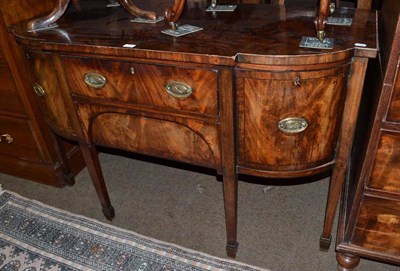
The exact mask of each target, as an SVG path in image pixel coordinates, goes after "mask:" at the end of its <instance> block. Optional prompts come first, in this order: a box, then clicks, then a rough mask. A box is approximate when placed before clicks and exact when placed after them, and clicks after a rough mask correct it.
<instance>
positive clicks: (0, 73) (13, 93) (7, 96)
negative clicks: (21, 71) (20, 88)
mask: <svg viewBox="0 0 400 271" xmlns="http://www.w3.org/2000/svg"><path fill="white" fill-rule="evenodd" d="M0 111H2V112H7V113H18V114H25V110H24V107H23V106H22V103H21V100H20V98H19V95H18V93H17V88H16V86H15V83H14V80H13V77H12V75H11V71H10V69H9V68H8V66H7V65H2V64H0Z"/></svg>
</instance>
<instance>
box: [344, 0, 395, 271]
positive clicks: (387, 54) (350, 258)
mask: <svg viewBox="0 0 400 271" xmlns="http://www.w3.org/2000/svg"><path fill="white" fill-rule="evenodd" d="M379 15H380V16H379V26H380V28H379V30H380V31H379V33H380V35H379V40H380V48H381V50H380V58H381V60H382V61H381V62H380V63H379V64H380V65H378V64H377V66H375V67H376V68H375V69H374V71H377V70H382V74H379V73H376V72H375V73H374V76H371V77H372V78H376V81H375V84H371V86H372V87H373V89H374V90H375V93H374V94H375V95H372V96H373V97H374V99H373V100H372V102H371V105H370V107H369V108H370V109H371V110H370V111H369V113H370V119H371V121H370V123H371V125H369V126H368V129H366V134H367V135H368V136H367V140H366V144H365V146H366V147H365V148H364V149H363V155H362V156H361V158H360V159H359V160H355V161H356V163H354V166H353V167H352V168H353V169H354V170H353V174H351V175H350V176H351V178H349V180H348V182H347V185H346V190H345V192H346V193H345V194H344V196H343V197H342V202H341V214H340V219H339V221H340V223H339V231H338V243H337V251H338V253H337V260H338V270H352V269H353V268H354V267H356V266H357V265H358V263H359V262H360V258H361V257H362V258H369V259H375V260H379V261H384V262H389V263H393V264H397V265H399V264H400V240H399V234H400V159H399V158H400V103H399V101H400V99H399V97H400V73H399V64H400V57H399V56H400V6H399V5H398V2H397V1H394V0H388V1H384V3H383V5H382V9H381V11H380V14H379ZM381 75H383V76H381ZM371 82H374V81H373V80H371Z"/></svg>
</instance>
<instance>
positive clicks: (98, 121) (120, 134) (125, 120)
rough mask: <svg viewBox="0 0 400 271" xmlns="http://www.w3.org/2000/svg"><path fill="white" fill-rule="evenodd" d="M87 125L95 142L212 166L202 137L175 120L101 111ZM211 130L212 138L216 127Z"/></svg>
mask: <svg viewBox="0 0 400 271" xmlns="http://www.w3.org/2000/svg"><path fill="white" fill-rule="evenodd" d="M91 128H92V129H91V134H92V135H91V136H92V140H93V143H94V144H96V145H101V146H110V147H113V148H119V149H122V150H129V151H133V152H137V153H142V154H148V155H154V156H157V157H161V158H166V159H172V160H175V161H181V162H186V163H190V164H195V165H200V166H206V167H211V168H215V158H214V156H213V154H212V152H211V150H210V147H209V146H208V145H207V143H206V142H205V141H204V139H203V138H202V136H201V135H199V134H198V133H196V132H195V131H193V130H191V129H190V128H188V127H187V126H184V125H181V124H179V123H176V122H170V121H165V120H160V119H152V118H147V117H141V116H132V115H124V114H116V113H105V114H101V115H98V116H96V118H94V119H93V121H92V123H91ZM203 130H204V129H203ZM207 130H209V131H210V130H211V129H210V128H208V129H207ZM212 130H213V133H214V136H215V137H216V136H217V130H216V129H215V128H214V129H212ZM212 130H211V131H212Z"/></svg>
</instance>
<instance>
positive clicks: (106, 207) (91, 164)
mask: <svg viewBox="0 0 400 271" xmlns="http://www.w3.org/2000/svg"><path fill="white" fill-rule="evenodd" d="M80 147H81V151H82V154H83V158H84V159H85V163H86V166H87V169H88V171H89V174H90V177H91V179H92V182H93V185H94V188H95V190H96V193H97V196H98V198H99V200H100V203H101V206H102V207H103V214H104V216H105V217H106V218H107V219H108V220H112V219H113V218H114V216H115V212H114V208H113V207H112V205H111V202H110V198H109V196H108V192H107V188H106V184H105V182H104V177H103V173H102V171H101V166H100V161H99V157H98V152H97V151H96V148H95V147H94V146H83V145H81V146H80Z"/></svg>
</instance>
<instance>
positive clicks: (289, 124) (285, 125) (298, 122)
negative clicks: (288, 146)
mask: <svg viewBox="0 0 400 271" xmlns="http://www.w3.org/2000/svg"><path fill="white" fill-rule="evenodd" d="M307 127H308V122H307V120H305V119H304V118H299V117H291V118H285V119H283V120H280V121H279V122H278V129H279V130H281V132H283V133H286V134H298V133H301V132H303V131H304V130H305V129H307Z"/></svg>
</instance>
